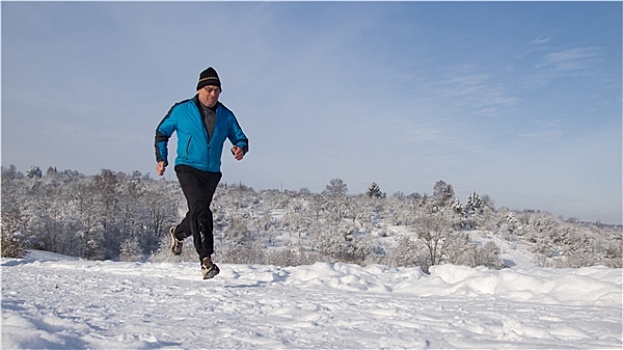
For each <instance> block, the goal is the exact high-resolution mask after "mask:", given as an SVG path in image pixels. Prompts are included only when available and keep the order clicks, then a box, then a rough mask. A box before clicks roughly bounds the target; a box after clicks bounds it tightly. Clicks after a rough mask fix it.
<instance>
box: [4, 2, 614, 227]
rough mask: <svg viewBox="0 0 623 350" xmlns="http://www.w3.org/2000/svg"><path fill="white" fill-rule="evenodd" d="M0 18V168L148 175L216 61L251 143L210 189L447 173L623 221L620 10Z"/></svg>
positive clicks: (401, 180)
mask: <svg viewBox="0 0 623 350" xmlns="http://www.w3.org/2000/svg"><path fill="white" fill-rule="evenodd" d="M1 6H2V7H1V11H2V165H3V166H8V165H10V164H15V165H16V166H17V167H18V169H19V170H22V171H26V170H27V169H28V168H29V167H30V166H31V165H38V166H40V167H41V168H42V169H43V170H44V171H45V169H47V167H49V166H55V167H56V168H57V169H59V170H63V169H72V170H78V171H80V172H82V173H85V174H95V173H98V172H99V171H100V170H101V169H104V168H105V169H112V170H115V171H124V172H132V171H133V170H139V171H141V172H142V173H144V174H146V173H151V174H152V175H154V165H155V160H154V147H153V138H154V130H155V128H156V126H157V124H158V123H159V122H160V120H161V119H162V117H163V116H164V114H165V113H166V112H167V111H168V109H169V108H170V107H171V105H173V104H174V103H175V102H178V101H181V100H184V99H186V98H190V97H192V96H194V94H195V91H194V89H195V86H196V82H197V78H198V76H199V73H200V72H201V71H202V70H203V69H205V68H207V67H208V66H214V67H215V68H216V70H217V71H218V73H219V75H220V77H221V80H222V84H223V93H222V94H221V102H223V103H224V104H225V105H227V106H228V107H229V108H230V109H232V110H233V111H234V113H235V114H236V116H237V117H238V120H239V122H240V124H241V126H242V128H243V129H244V131H245V133H246V134H247V136H248V137H249V139H250V153H249V154H248V155H247V157H246V158H245V160H244V161H242V162H235V161H234V160H233V159H231V157H230V156H229V155H228V154H225V155H224V157H223V173H224V176H223V181H224V182H228V183H238V182H239V181H242V182H243V183H244V184H247V185H249V186H251V187H253V188H254V189H256V190H262V189H280V188H283V189H290V190H298V189H301V188H308V189H310V190H311V191H314V192H319V191H322V190H323V189H324V188H325V186H326V185H327V184H328V183H329V181H330V180H331V179H334V178H340V179H342V180H344V182H345V183H346V184H347V185H348V189H349V193H351V194H355V193H362V192H365V191H366V189H367V188H368V186H369V185H370V184H371V183H372V182H376V183H378V184H379V186H380V188H381V190H382V191H384V192H387V193H388V194H390V195H391V194H393V193H394V192H397V191H401V192H404V193H406V194H409V193H412V192H418V193H429V194H431V193H432V189H433V186H434V184H435V182H436V181H438V180H443V181H445V182H447V183H450V184H452V186H453V187H454V189H455V192H456V194H457V195H458V196H459V197H460V198H461V200H462V201H463V202H464V201H465V200H466V197H467V195H468V194H469V193H471V192H473V191H476V192H478V193H480V194H487V195H489V196H490V197H491V198H493V199H494V201H495V205H496V207H498V208H499V207H508V208H511V209H516V210H521V209H538V210H544V211H548V212H551V213H553V214H554V215H560V216H563V217H565V218H567V217H577V218H580V219H582V220H591V221H596V220H601V221H603V222H608V223H621V221H622V219H621V215H622V214H621V213H622V204H621V203H622V184H621V183H622V170H621V167H622V165H621V164H622V162H623V156H622V150H621V149H622V125H621V120H622V111H621V108H622V107H621V106H622V99H623V93H622V80H621V74H622V73H621V62H622V57H621V51H622V48H621V42H622V38H621V36H622V35H621V32H622V24H621V16H622V8H621V2H605V3H588V2H586V3H583V2H547V3H541V2H511V3H505V2H501V3H500V2H495V3H491V2H473V3H472V2H451V3H448V2H426V3H423V2H391V3H382V2H337V3H336V2H331V3H325V2H305V3H302V2H244V3H240V2H218V3H212V2H207V3H205V2H37V3H32V2H2V4H1ZM171 146H172V147H171V151H174V146H173V144H172V145H171ZM170 160H171V161H172V159H170ZM171 170H172V169H169V170H168V172H167V174H166V175H165V176H167V177H168V178H170V179H172V180H175V175H174V173H173V171H171Z"/></svg>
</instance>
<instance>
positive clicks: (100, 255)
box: [2, 166, 622, 271]
mask: <svg viewBox="0 0 623 350" xmlns="http://www.w3.org/2000/svg"><path fill="white" fill-rule="evenodd" d="M186 210H187V209H186V203H185V199H184V196H183V194H182V192H181V189H180V188H179V185H178V183H177V182H175V181H167V180H165V179H158V180H155V179H152V178H150V177H149V175H143V174H141V173H140V172H137V171H135V172H133V173H132V174H125V173H123V172H115V171H112V170H108V169H103V170H102V171H101V172H100V173H99V174H97V175H92V176H87V175H83V174H81V173H79V172H77V171H71V170H64V171H57V170H56V169H55V168H52V167H50V168H48V169H47V171H46V172H45V173H43V172H42V171H41V170H40V169H39V168H38V167H32V168H31V169H29V170H28V172H27V173H26V174H22V173H21V172H19V171H17V169H16V168H15V167H14V166H9V167H8V168H5V167H2V256H3V257H5V256H6V257H18V256H20V255H21V254H22V253H23V252H24V251H25V250H26V249H40V250H46V251H51V252H56V253H60V254H65V255H70V256H77V257H81V258H84V259H93V260H100V259H114V260H125V261H140V260H142V261H144V260H148V259H149V260H151V261H194V260H196V254H195V253H194V251H193V249H194V248H193V246H192V243H191V242H190V239H189V240H187V241H186V244H185V246H184V252H183V254H182V255H181V256H179V257H173V256H171V254H170V253H169V251H168V235H167V233H166V232H167V230H168V228H169V227H170V226H171V225H174V224H176V223H178V222H179V220H180V219H181V218H182V217H183V215H185V212H186ZM212 211H213V213H214V221H215V225H214V234H215V245H216V258H217V259H218V260H219V261H221V262H224V263H248V264H275V265H284V266H288V265H300V264H311V263H314V262H336V261H342V262H349V263H356V264H361V265H365V264H385V265H390V266H420V267H422V269H423V270H425V271H427V270H428V268H429V267H430V266H433V265H438V264H443V263H452V264H463V265H469V266H488V267H492V268H503V267H506V266H508V264H509V262H507V261H503V260H502V259H500V253H501V251H500V247H499V246H498V245H496V244H495V242H494V240H493V239H492V238H497V239H501V240H503V241H504V242H506V243H507V245H509V246H511V247H512V246H517V245H519V244H524V245H526V246H529V247H530V249H531V251H532V253H533V255H534V257H535V259H536V262H537V263H538V264H539V265H541V266H555V267H581V266H591V265H606V266H610V267H621V250H622V249H621V246H622V241H621V228H620V227H608V226H605V225H601V224H599V223H593V224H586V223H582V222H580V221H579V220H577V219H568V220H563V219H561V218H556V217H553V216H552V215H551V214H549V213H545V212H539V211H523V212H517V211H511V210H509V209H507V208H500V209H496V208H495V207H494V204H493V200H492V199H491V198H489V197H488V196H486V195H480V194H478V193H476V192H473V193H472V194H470V195H469V196H468V198H466V200H465V204H463V203H462V202H461V201H460V199H459V198H458V197H457V196H456V195H455V193H454V190H453V189H452V186H451V185H450V184H447V183H445V182H444V181H438V182H437V183H435V185H434V187H433V193H432V195H427V194H418V193H412V194H409V195H406V194H404V193H401V192H398V193H395V194H393V195H390V196H388V195H387V194H385V193H383V192H382V191H381V189H380V187H379V186H378V184H376V183H372V184H371V185H370V187H369V188H368V190H367V191H366V192H365V193H364V194H358V195H349V194H348V186H347V185H346V184H345V183H344V182H343V181H342V180H341V179H333V180H331V181H330V182H329V184H327V186H326V188H325V190H324V191H322V192H321V193H312V192H311V191H309V190H307V189H300V190H298V191H290V190H285V191H280V190H263V191H259V192H258V191H255V190H254V189H253V188H250V187H248V186H245V185H243V184H238V185H229V184H227V183H222V184H220V185H219V187H218V189H217V193H216V195H215V198H214V201H213V204H212ZM476 234H477V236H478V238H479V239H475V235H476ZM483 237H484V239H483Z"/></svg>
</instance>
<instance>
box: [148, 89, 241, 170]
mask: <svg viewBox="0 0 623 350" xmlns="http://www.w3.org/2000/svg"><path fill="white" fill-rule="evenodd" d="M198 104H199V101H198V100H197V97H196V96H195V98H192V99H189V100H185V101H182V102H179V103H176V104H175V105H174V106H173V107H171V109H170V110H169V112H168V113H167V114H166V115H165V117H164V119H162V121H161V122H160V124H159V125H158V128H157V129H156V142H155V146H156V161H157V162H160V161H164V163H165V166H166V165H168V164H169V162H168V150H167V144H168V142H169V138H170V137H171V135H172V134H173V132H174V131H177V158H175V165H180V164H184V165H189V166H192V167H193V168H196V169H199V170H203V171H210V172H220V171H221V154H222V152H223V144H224V142H225V139H226V138H227V139H229V141H230V142H231V143H232V144H233V145H236V146H238V147H240V148H242V150H243V151H244V153H245V154H246V153H247V152H248V150H249V140H248V139H247V137H246V136H245V134H244V132H242V129H241V128H240V125H239V124H238V121H237V120H236V117H235V116H234V113H232V111H230V110H229V109H228V108H227V107H225V106H224V105H223V104H221V103H220V102H218V104H217V108H216V121H215V125H214V132H213V133H212V137H211V138H209V137H208V132H207V130H206V127H205V123H204V121H203V116H202V113H201V111H200V108H201V107H200V106H199V105H198Z"/></svg>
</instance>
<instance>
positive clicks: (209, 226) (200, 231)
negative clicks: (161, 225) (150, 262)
mask: <svg viewBox="0 0 623 350" xmlns="http://www.w3.org/2000/svg"><path fill="white" fill-rule="evenodd" d="M175 173H176V174H177V178H178V180H179V181H180V185H181V186H182V191H183V192H184V196H185V197H186V201H187V202H188V213H186V217H185V218H184V219H183V220H182V222H181V223H180V224H179V225H177V227H176V228H175V237H176V238H177V239H179V240H183V239H184V238H186V237H189V236H193V243H194V245H195V250H197V254H199V261H201V260H202V259H203V258H205V257H209V256H211V255H212V254H213V253H214V235H213V233H212V230H213V228H214V222H213V218H212V211H211V210H210V204H211V203H212V198H214V192H215V191H216V187H217V186H218V183H219V181H220V180H221V176H222V173H220V172H219V173H211V172H206V171H201V170H199V169H195V168H193V167H191V166H187V165H176V166H175Z"/></svg>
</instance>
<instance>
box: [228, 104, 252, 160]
mask: <svg viewBox="0 0 623 350" xmlns="http://www.w3.org/2000/svg"><path fill="white" fill-rule="evenodd" d="M227 138H228V139H229V141H231V143H232V145H235V146H238V147H240V148H242V151H243V152H244V154H247V152H249V139H248V138H247V136H246V135H245V134H244V132H243V131H242V128H241V127H240V124H238V120H237V119H236V116H234V114H233V113H232V114H231V122H230V126H229V133H228V134H227Z"/></svg>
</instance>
